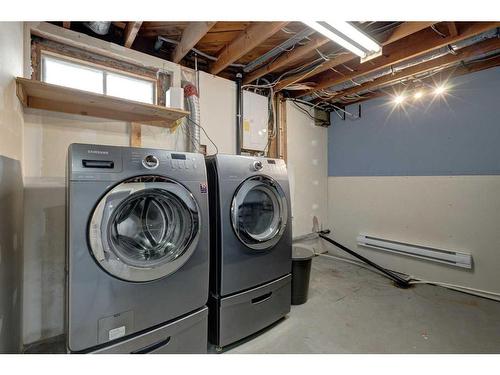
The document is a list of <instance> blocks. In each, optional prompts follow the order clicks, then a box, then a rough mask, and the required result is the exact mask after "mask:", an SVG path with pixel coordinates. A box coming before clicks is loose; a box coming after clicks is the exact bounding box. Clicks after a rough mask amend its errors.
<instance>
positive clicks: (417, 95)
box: [413, 91, 424, 99]
mask: <svg viewBox="0 0 500 375" xmlns="http://www.w3.org/2000/svg"><path fill="white" fill-rule="evenodd" d="M423 95H424V93H423V92H422V91H417V92H416V93H415V94H414V95H413V97H414V98H415V99H420V98H421V97H422V96H423Z"/></svg>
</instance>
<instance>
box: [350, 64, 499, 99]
mask: <svg viewBox="0 0 500 375" xmlns="http://www.w3.org/2000/svg"><path fill="white" fill-rule="evenodd" d="M496 66H500V56H496V57H492V58H490V59H486V60H484V61H476V62H471V63H469V64H465V65H459V66H452V67H449V68H446V69H444V70H442V71H441V72H439V73H440V76H441V77H445V78H444V79H443V80H449V79H451V78H455V77H459V76H463V75H466V74H470V73H474V72H479V71H481V70H486V69H489V68H494V67H496ZM430 79H432V78H428V79H427V80H430ZM425 81H426V80H425V79H424V82H425ZM403 89H404V86H400V87H397V88H396V90H395V92H397V91H401V90H403ZM388 95H391V93H390V92H387V91H375V92H374V93H373V94H370V95H367V96H366V97H364V98H362V99H360V100H356V101H351V102H343V104H344V105H351V104H359V103H361V102H365V101H367V100H370V99H373V98H377V97H381V96H388Z"/></svg>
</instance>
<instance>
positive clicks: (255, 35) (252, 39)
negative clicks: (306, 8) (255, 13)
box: [210, 22, 288, 74]
mask: <svg viewBox="0 0 500 375" xmlns="http://www.w3.org/2000/svg"><path fill="white" fill-rule="evenodd" d="M287 23H288V22H256V23H253V24H252V25H250V26H249V27H247V28H246V29H245V30H244V31H242V32H241V33H240V34H239V35H238V36H237V37H236V38H235V39H234V40H233V41H231V42H230V43H229V44H228V45H226V46H225V47H224V48H223V49H222V51H221V52H220V53H219V54H218V55H217V60H216V61H215V62H214V63H213V64H212V66H211V67H210V73H212V74H217V73H219V72H220V71H222V70H223V69H224V68H226V67H227V66H228V65H230V64H231V63H233V62H235V61H236V60H238V59H239V58H241V57H243V56H244V55H246V54H247V53H248V52H250V51H251V50H253V49H254V48H255V47H257V46H258V45H259V44H261V43H262V42H264V41H265V40H266V39H268V38H269V37H271V36H272V35H273V34H276V33H277V32H278V31H279V30H281V28H283V27H285V26H286V24H287Z"/></svg>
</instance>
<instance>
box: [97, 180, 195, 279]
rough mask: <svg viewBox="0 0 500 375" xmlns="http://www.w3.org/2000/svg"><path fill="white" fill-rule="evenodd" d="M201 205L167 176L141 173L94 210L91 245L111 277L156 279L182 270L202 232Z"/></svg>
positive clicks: (123, 184)
mask: <svg viewBox="0 0 500 375" xmlns="http://www.w3.org/2000/svg"><path fill="white" fill-rule="evenodd" d="M199 215H200V214H199V210H198V205H197V203H196V201H195V199H194V197H193V196H192V194H191V193H190V192H189V191H188V190H187V189H186V188H185V187H184V186H182V185H181V184H179V183H177V182H175V181H173V180H170V179H167V178H163V177H151V176H147V177H138V178H133V179H131V180H128V181H125V182H123V183H121V184H120V185H118V186H116V187H115V188H113V189H112V190H110V191H109V192H108V193H107V194H106V195H105V196H104V197H103V198H102V199H101V201H100V202H99V204H98V205H97V207H96V208H95V210H94V213H93V215H92V219H91V222H90V227H89V239H90V247H91V249H92V252H93V255H94V258H95V259H96V260H97V262H98V263H99V264H100V265H101V267H103V268H104V269H105V270H106V271H107V272H108V273H110V274H111V275H113V276H115V277H118V278H120V279H123V280H127V281H136V282H142V281H152V280H156V279H159V278H162V277H165V276H167V275H169V274H171V273H173V272H175V271H176V270H177V269H179V268H180V267H181V266H182V265H183V264H184V263H185V262H186V261H187V259H188V258H189V257H190V256H191V254H192V253H193V252H194V249H195V248H196V245H197V243H198V236H199V232H200V228H199V223H200V217H199Z"/></svg>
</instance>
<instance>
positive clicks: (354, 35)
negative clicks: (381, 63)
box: [328, 21, 382, 52]
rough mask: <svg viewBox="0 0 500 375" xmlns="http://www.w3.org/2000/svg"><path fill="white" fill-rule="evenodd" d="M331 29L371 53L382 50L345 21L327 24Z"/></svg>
mask: <svg viewBox="0 0 500 375" xmlns="http://www.w3.org/2000/svg"><path fill="white" fill-rule="evenodd" d="M328 23H329V24H330V25H331V26H332V27H333V28H335V29H337V30H338V31H340V32H341V33H342V34H344V35H345V36H347V37H348V38H350V39H352V40H353V41H354V42H356V43H358V44H360V45H361V47H363V48H365V49H367V50H368V51H371V52H378V51H380V50H381V49H382V46H380V45H379V44H378V43H377V42H375V41H374V40H373V39H371V38H370V37H368V36H367V35H366V34H364V33H362V32H361V31H359V30H358V29H357V28H355V27H354V26H352V25H351V24H350V23H348V22H345V21H335V22H328Z"/></svg>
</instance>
